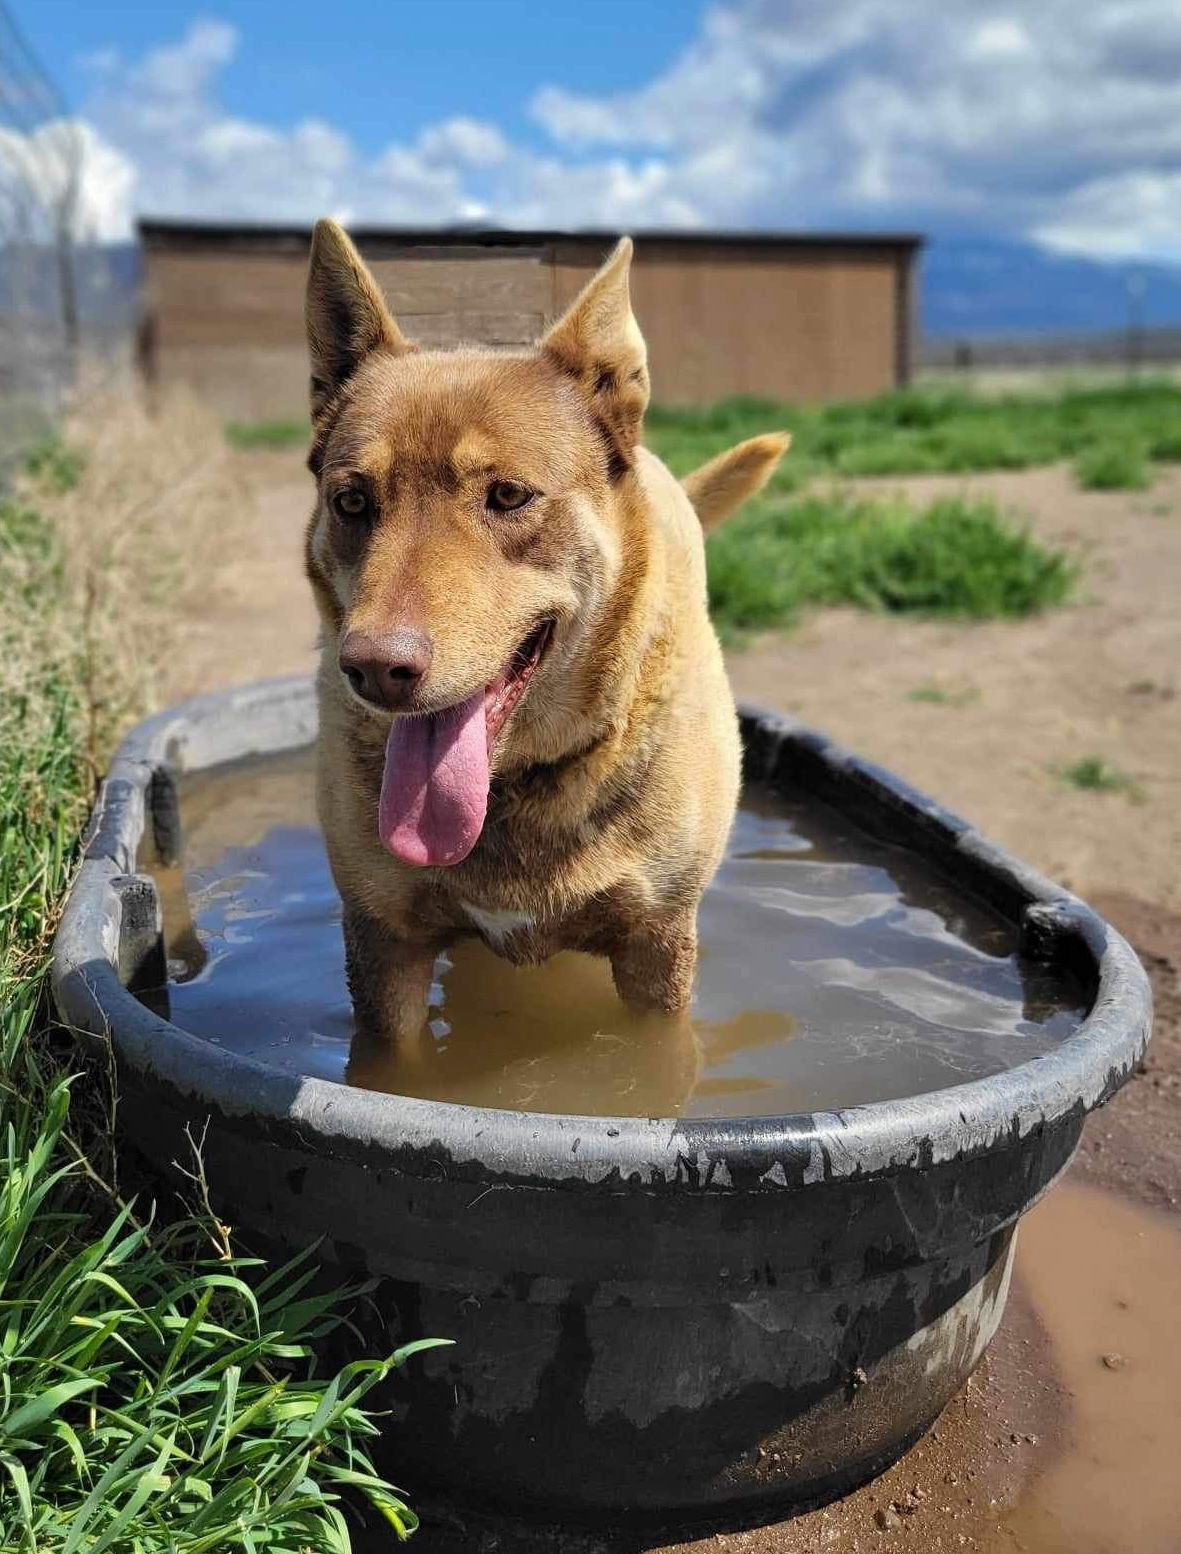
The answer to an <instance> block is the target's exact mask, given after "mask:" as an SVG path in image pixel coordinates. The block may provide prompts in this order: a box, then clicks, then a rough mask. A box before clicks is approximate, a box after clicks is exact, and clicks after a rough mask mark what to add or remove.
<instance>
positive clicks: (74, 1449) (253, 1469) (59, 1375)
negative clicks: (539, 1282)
mask: <svg viewBox="0 0 1181 1554" xmlns="http://www.w3.org/2000/svg"><path fill="white" fill-rule="evenodd" d="M40 477H41V478H43V479H47V480H48V482H49V485H50V487H52V486H53V484H54V482H55V481H56V480H57V478H58V477H57V472H56V470H55V469H53V468H51V469H49V470H48V471H46V470H45V469H44V468H43V469H41V470H40ZM69 577H70V573H69V568H68V566H67V565H66V561H65V558H64V557H63V555H62V554H61V553H60V550H59V546H58V545H57V543H56V536H55V534H54V531H53V529H52V526H51V525H50V524H49V523H48V522H47V521H46V520H45V519H44V515H43V514H40V513H39V512H38V510H37V507H36V503H35V501H21V502H16V501H13V500H2V501H0V825H2V828H3V834H2V837H0V1549H3V1550H4V1554H18V1551H19V1554H25V1551H27V1554H214V1551H230V1550H244V1551H247V1550H248V1551H262V1550H270V1551H275V1554H280V1551H282V1554H309V1551H336V1554H342V1551H346V1550H347V1549H348V1548H349V1546H350V1544H349V1530H348V1525H347V1523H346V1521H345V1518H344V1515H343V1513H342V1508H341V1507H342V1497H343V1496H352V1497H359V1498H361V1499H362V1500H366V1501H368V1502H369V1504H370V1505H371V1506H373V1507H375V1508H376V1509H377V1511H378V1512H379V1513H380V1514H381V1515H382V1516H384V1517H385V1519H386V1521H387V1523H388V1525H389V1528H390V1539H391V1542H393V1541H394V1540H396V1539H397V1538H399V1537H402V1536H405V1535H407V1534H408V1533H409V1532H411V1531H412V1530H413V1529H414V1526H415V1525H416V1523H415V1518H414V1514H413V1512H412V1511H410V1510H409V1509H408V1508H407V1507H406V1505H405V1504H404V1502H403V1500H402V1498H401V1496H400V1494H399V1492H398V1491H397V1490H396V1489H395V1488H394V1487H393V1486H392V1485H390V1484H389V1483H387V1482H386V1481H385V1480H384V1479H383V1478H381V1477H380V1476H379V1475H378V1474H377V1473H376V1472H375V1471H374V1469H373V1466H372V1463H371V1461H370V1458H369V1456H368V1443H369V1441H370V1440H371V1438H372V1436H373V1435H374V1433H375V1429H376V1426H375V1422H374V1419H373V1417H372V1415H371V1414H370V1413H369V1412H367V1410H366V1406H365V1405H366V1396H367V1394H368V1393H369V1392H370V1389H371V1388H372V1387H373V1386H374V1385H375V1384H376V1383H377V1382H379V1381H380V1380H381V1379H382V1378H383V1377H384V1376H386V1375H387V1374H388V1373H389V1372H390V1370H391V1369H392V1368H393V1367H395V1366H396V1365H398V1364H400V1363H401V1362H402V1361H403V1360H405V1359H406V1358H407V1357H408V1355H409V1354H410V1353H411V1352H412V1350H413V1349H414V1347H416V1346H410V1347H409V1348H407V1349H405V1350H402V1351H400V1352H399V1353H396V1354H391V1355H383V1356H377V1357H375V1358H374V1359H372V1360H371V1361H368V1362H364V1363H358V1364H354V1365H352V1366H350V1367H348V1368H347V1369H345V1370H342V1371H340V1372H339V1373H338V1374H325V1373H324V1372H323V1370H322V1369H321V1368H320V1367H319V1366H318V1364H317V1362H316V1360H315V1359H314V1358H313V1348H314V1346H315V1345H316V1343H317V1341H318V1340H320V1339H322V1338H323V1337H324V1335H325V1334H326V1333H327V1332H329V1331H330V1330H331V1329H332V1328H333V1327H334V1326H337V1325H339V1323H340V1322H341V1321H342V1319H343V1315H344V1312H345V1310H346V1307H345V1305H344V1304H342V1299H341V1297H340V1296H338V1295H325V1294H322V1293H320V1292H319V1291H318V1289H316V1288H314V1287H313V1282H312V1273H313V1266H312V1263H311V1262H310V1261H309V1260H304V1261H300V1262H297V1263H296V1264H294V1265H291V1266H288V1267H286V1268H276V1269H267V1268H265V1267H263V1266H262V1265H260V1264H259V1263H258V1262H256V1261H252V1260H250V1259H248V1258H244V1257H241V1256H239V1255H237V1254H236V1252H235V1249H234V1248H233V1247H232V1246H231V1245H230V1243H229V1239H228V1236H227V1234H226V1232H225V1230H224V1228H223V1227H222V1226H220V1225H219V1224H218V1222H217V1221H216V1220H215V1219H213V1218H212V1216H211V1215H209V1214H208V1213H203V1214H198V1215H196V1216H194V1217H192V1218H188V1219H182V1220H180V1221H174V1222H171V1223H168V1224H166V1225H164V1224H161V1225H157V1224H154V1223H153V1222H152V1217H151V1212H150V1206H149V1205H148V1204H147V1203H146V1202H144V1203H137V1202H135V1201H127V1200H125V1199H124V1198H123V1196H121V1192H120V1189H119V1188H118V1186H117V1185H116V1184H115V1178H114V1175H113V1170H114V1160H113V1157H112V1154H111V1150H110V1118H111V1111H112V1108H113V1105H114V1097H113V1095H112V1093H111V1088H110V1075H109V1072H108V1069H107V1066H106V1065H104V1064H102V1063H101V1062H98V1061H96V1060H93V1059H91V1060H85V1059H84V1058H83V1057H82V1055H81V1053H80V1052H79V1050H78V1049H77V1048H76V1047H75V1046H74V1044H73V1042H72V1041H71V1040H70V1039H69V1038H68V1037H67V1036H66V1035H65V1033H62V1032H60V1031H56V1030H55V1028H54V1025H53V1021H52V1019H51V1016H50V1011H49V1003H48V998H47V985H46V983H47V961H48V952H49V936H50V933H51V931H52V927H53V923H54V919H55V915H56V911H57V905H58V903H59V901H60V899H61V896H62V893H63V890H64V889H65V887H66V885H67V882H68V880H69V877H70V873H71V870H72V868H73V864H74V860H75V857H76V853H77V839H78V836H79V833H80V829H81V826H82V823H83V821H84V819H85V814H86V810H87V808H88V805H89V800H90V796H91V791H92V782H93V779H92V771H91V767H90V764H89V751H90V748H91V746H92V742H93V737H94V731H95V727H96V724H95V718H96V709H95V708H93V707H89V706H87V704H86V695H87V692H86V686H87V684H88V679H89V677H88V675H87V672H86V665H85V664H84V663H83V662H82V661H81V659H80V658H79V656H78V655H79V653H80V651H81V649H80V647H79V641H78V638H79V633H78V631H77V629H76V625H77V623H76V620H75V618H74V605H75V604H76V600H75V598H74V596H73V595H72V594H71V593H70V591H69V590H70V581H69ZM90 651H91V652H93V651H94V645H93V644H91V647H90Z"/></svg>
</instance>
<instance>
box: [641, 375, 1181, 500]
mask: <svg viewBox="0 0 1181 1554" xmlns="http://www.w3.org/2000/svg"><path fill="white" fill-rule="evenodd" d="M780 426H782V427H786V428H787V429H788V430H789V431H790V432H791V433H792V439H793V440H792V447H791V451H790V453H789V454H788V456H787V458H786V459H785V460H784V461H783V464H782V465H781V466H780V473H779V475H778V476H777V478H776V482H775V483H774V485H773V489H777V490H780V491H787V490H790V489H792V488H796V487H798V486H799V484H800V483H801V481H802V480H803V479H805V478H808V477H810V476H811V475H813V474H820V473H825V472H836V473H838V474H841V475H849V476H852V475H874V476H886V475H920V474H938V473H943V474H948V473H953V474H956V473H963V474H967V473H970V472H972V471H982V470H994V469H1028V468H1031V467H1032V466H1034V465H1038V464H1050V463H1054V462H1055V461H1057V460H1059V459H1074V458H1075V457H1077V456H1079V455H1082V454H1086V453H1088V452H1089V450H1091V449H1092V448H1094V447H1096V446H1103V447H1106V446H1107V445H1108V444H1114V445H1116V446H1117V447H1122V446H1123V445H1125V444H1127V445H1128V446H1132V447H1135V448H1137V449H1139V450H1140V457H1141V461H1143V460H1144V459H1145V458H1150V459H1160V460H1162V461H1164V460H1169V459H1181V386H1179V385H1178V384H1176V383H1172V382H1169V381H1167V380H1165V381H1160V382H1154V381H1151V380H1145V381H1137V382H1128V383H1114V384H1108V385H1105V386H1100V387H1094V388H1067V389H1065V390H1064V391H1062V392H1060V393H1058V394H1044V393H1040V394H1039V393H1025V394H1006V395H999V396H986V395H980V394H971V393H966V392H964V391H963V390H959V389H953V390H948V389H940V388H909V389H899V390H895V391H893V392H891V393H887V394H880V395H878V396H877V397H876V398H875V399H867V400H844V401H838V402H837V403H834V404H827V405H809V404H798V405H787V404H781V403H777V402H775V401H773V400H766V399H754V398H732V399H725V400H721V401H719V402H718V403H717V404H713V405H708V406H701V407H692V408H680V407H673V406H667V405H666V406H661V405H655V406H653V407H652V409H651V410H650V411H649V413H648V418H647V435H648V439H649V441H650V443H651V445H652V447H653V448H654V449H655V451H656V452H657V453H659V454H660V456H661V458H663V459H665V460H667V462H668V464H669V465H670V467H671V468H672V469H673V470H675V471H676V473H677V474H681V475H683V474H686V473H688V471H689V470H691V469H693V468H694V467H695V466H696V465H698V464H702V463H704V462H705V460H706V459H708V458H711V457H712V456H713V455H714V454H715V453H719V452H721V450H722V449H723V448H725V447H728V446H729V445H730V444H731V443H734V442H738V441H740V440H741V439H742V438H744V437H753V436H754V435H755V434H756V433H758V432H765V431H768V430H770V429H772V428H774V427H780ZM1120 489H1123V488H1122V487H1121V488H1120Z"/></svg>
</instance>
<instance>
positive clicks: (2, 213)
mask: <svg viewBox="0 0 1181 1554" xmlns="http://www.w3.org/2000/svg"><path fill="white" fill-rule="evenodd" d="M85 156H86V140H85V132H84V130H83V128H82V126H81V125H80V124H79V123H78V121H77V120H76V119H74V118H73V117H71V114H70V111H69V106H68V104H67V103H66V101H65V99H64V98H63V96H62V94H61V92H60V91H59V90H58V89H57V87H56V86H55V84H54V83H53V81H52V80H51V79H50V77H49V76H48V75H47V73H46V72H45V70H44V69H43V68H42V66H41V65H40V64H39V63H38V61H37V59H36V58H35V56H34V55H33V53H32V50H31V49H30V48H29V46H28V43H27V42H26V40H25V38H24V37H23V35H22V33H21V31H20V28H19V27H18V25H17V23H16V22H15V20H14V19H13V16H12V14H11V12H10V11H9V10H8V8H7V6H5V5H4V4H3V3H2V0H0V471H3V470H7V469H10V468H11V467H12V465H13V464H14V463H15V462H16V461H18V460H20V459H21V458H22V457H23V456H25V455H26V454H27V453H28V451H29V450H30V448H32V447H33V446H35V445H36V444H37V443H38V442H39V441H41V440H42V439H43V438H44V437H45V436H46V435H47V434H48V432H49V431H50V429H51V428H52V427H53V425H54V423H55V421H56V419H57V417H58V416H59V415H60V414H61V411H62V409H63V406H64V404H65V402H66V399H67V397H68V395H69V393H70V391H71V389H72V387H73V386H74V384H75V383H76V382H77V380H78V374H79V372H80V370H81V368H82V364H83V362H84V361H86V360H100V361H101V360H109V358H110V353H111V349H112V347H113V346H115V345H118V344H123V343H124V342H125V340H126V337H127V334H128V330H129V326H130V322H131V314H130V311H129V309H128V308H127V306H126V304H125V303H124V304H123V305H112V299H113V297H114V296H115V293H116V292H117V291H118V288H117V287H116V285H115V282H114V276H113V272H112V266H111V258H112V254H111V250H110V249H109V248H108V247H105V246H104V245H101V244H99V243H97V242H94V241H90V240H89V239H90V234H88V233H87V232H86V231H85V230H84V225H83V222H82V220H81V214H80V213H81V205H80V195H81V185H82V177H83V172H84V161H85Z"/></svg>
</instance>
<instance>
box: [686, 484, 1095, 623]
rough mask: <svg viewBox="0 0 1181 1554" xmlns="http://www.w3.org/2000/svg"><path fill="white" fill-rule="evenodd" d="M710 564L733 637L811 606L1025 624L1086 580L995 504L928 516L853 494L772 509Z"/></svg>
mask: <svg viewBox="0 0 1181 1554" xmlns="http://www.w3.org/2000/svg"><path fill="white" fill-rule="evenodd" d="M706 556H707V562H708V568H709V595H710V606H711V609H712V611H713V614H714V619H715V621H717V623H718V624H719V626H720V627H721V628H722V629H724V630H726V631H728V632H730V633H734V632H745V631H753V630H759V629H762V628H766V627H770V626H776V625H784V624H788V623H790V622H791V620H792V619H793V618H794V617H795V616H796V614H797V613H798V611H799V610H800V609H801V608H803V607H804V606H806V605H810V604H829V605H836V604H851V605H856V606H858V607H859V608H861V609H867V610H882V611H887V612H890V613H893V614H909V615H929V616H960V617H963V618H966V619H975V620H987V619H995V618H998V617H1001V618H1004V617H1009V618H1017V617H1020V616H1024V615H1029V614H1031V613H1033V612H1035V611H1037V610H1041V609H1044V608H1045V607H1046V606H1048V605H1052V604H1060V603H1062V602H1063V601H1064V600H1065V599H1067V598H1068V597H1069V595H1070V593H1071V591H1072V589H1073V587H1074V584H1075V578H1076V570H1077V569H1076V566H1075V563H1074V562H1073V561H1072V560H1071V558H1070V557H1069V556H1068V555H1067V554H1066V553H1065V552H1064V551H1061V550H1054V549H1050V548H1048V547H1046V546H1044V545H1042V544H1041V543H1040V542H1039V541H1038V540H1036V539H1034V538H1033V536H1032V535H1030V534H1029V533H1027V532H1026V531H1025V530H1024V529H1021V528H1018V527H1016V526H1015V525H1013V524H1011V523H1008V522H1007V521H1006V520H1005V519H1004V518H1002V517H1001V516H1000V514H999V512H998V511H997V507H996V504H995V502H993V501H991V500H990V499H988V498H980V499H977V500H967V499H965V498H961V497H946V498H943V499H941V500H939V501H935V502H932V503H931V504H930V505H929V506H928V507H925V508H915V507H913V506H911V505H910V504H908V503H906V502H904V501H901V500H891V501H885V500H867V499H858V498H856V497H853V496H850V495H849V494H847V493H846V494H833V495H828V496H812V497H805V498H803V499H800V500H797V501H794V502H782V501H778V502H777V501H775V500H774V499H773V498H772V499H767V498H763V499H761V500H760V501H758V502H756V503H755V504H753V505H752V508H751V510H750V512H749V513H747V514H746V515H745V516H744V517H741V518H739V519H737V520H736V521H735V522H733V523H731V524H729V525H727V526H725V527H723V528H722V529H721V530H719V531H718V533H717V534H715V535H713V536H712V537H711V538H710V540H709V543H708V545H707V547H706Z"/></svg>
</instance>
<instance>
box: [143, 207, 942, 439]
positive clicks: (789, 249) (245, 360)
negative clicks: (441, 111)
mask: <svg viewBox="0 0 1181 1554" xmlns="http://www.w3.org/2000/svg"><path fill="white" fill-rule="evenodd" d="M139 232H140V238H141V242H142V246H143V254H144V267H145V296H144V309H145V311H144V316H143V328H142V331H141V360H142V362H143V366H144V370H145V371H146V372H147V373H148V374H149V376H150V377H151V378H153V379H154V380H155V381H157V382H159V383H162V384H170V383H187V384H189V385H191V386H192V387H194V388H196V389H197V390H198V391H199V392H200V393H202V394H203V395H204V396H205V397H207V398H208V399H209V400H210V401H211V402H212V403H213V404H214V405H215V406H216V407H217V409H218V410H219V411H220V412H221V413H222V414H223V415H224V416H226V417H227V418H230V419H239V420H247V419H251V420H252V419H260V418H272V417H287V416H300V415H303V414H304V413H305V409H306V384H307V366H306V358H305V354H304V344H303V284H304V272H305V268H306V264H307V253H308V241H309V236H310V234H309V230H308V229H307V228H281V227H261V226H260V227H248V226H229V225H205V224H202V225H195V224H193V223H189V222H175V221H159V220H144V221H141V222H140V227H139ZM633 235H634V236H635V239H636V257H635V263H634V268H633V283H632V295H633V300H634V306H635V310H636V315H637V317H638V319H639V321H640V327H641V328H642V330H643V332H644V336H645V338H646V339H647V342H648V351H649V365H650V368H651V375H652V386H653V396H654V398H656V399H657V400H660V401H662V402H664V403H669V404H686V403H690V404H691V403H704V402H708V401H711V400H715V399H720V398H723V397H724V396H726V395H731V394H751V395H758V396H761V397H765V398H769V399H786V400H811V401H816V400H828V399H839V398H855V397H861V396H867V395H871V394H876V393H880V392H881V391H882V390H884V389H888V388H891V387H894V386H896V385H899V384H904V383H906V382H907V381H908V380H909V378H910V374H911V364H912V358H913V352H914V340H915V331H916V321H915V316H914V265H915V256H916V253H917V251H918V248H919V245H920V241H921V240H920V239H919V238H918V237H916V236H914V235H911V234H903V233H877V234H860V233H858V234H835V233H834V234H824V233H815V234H812V233H809V234H799V233H790V234H788V233H762V232H759V233H755V232H742V233H718V232H636V233H634V234H633ZM352 236H353V238H354V240H355V241H356V243H357V246H358V247H359V249H360V250H361V253H362V254H363V255H364V256H365V259H366V260H367V261H368V263H369V264H370V265H371V267H372V269H373V271H374V273H375V275H376V276H377V278H378V280H379V282H380V283H381V285H382V286H383V287H384V289H385V292H386V295H387V297H388V298H389V301H390V303H391V305H392V308H393V311H394V313H395V315H396V317H397V319H398V322H399V324H400V325H401V327H402V329H403V330H404V331H405V333H406V334H407V335H409V336H410V337H411V338H413V339H416V340H418V341H420V342H421V343H422V344H423V345H452V344H456V343H458V342H460V341H465V340H467V341H479V342H482V343H485V344H490V345H500V346H520V345H524V344H527V343H528V342H530V341H532V340H534V339H536V337H537V335H538V334H539V333H540V332H541V330H542V328H543V327H544V324H545V323H546V321H547V320H549V319H551V318H553V317H555V316H556V315H557V314H558V313H560V312H561V311H562V309H563V308H564V307H565V306H566V304H567V303H568V302H569V301H570V300H571V298H572V297H573V296H574V295H575V293H576V292H577V291H578V288H579V287H580V286H581V285H582V284H583V282H584V281H585V280H586V279H587V278H588V277H589V276H590V275H591V274H592V272H593V271H594V269H595V267H596V266H597V265H598V264H599V263H600V262H601V260H602V259H603V257H604V255H605V254H606V253H607V252H608V251H609V249H610V247H611V245H612V243H613V242H614V241H615V237H616V234H614V233H610V232H573V233H568V232H514V231H500V230H490V231H483V230H475V229H470V228H455V229H443V230H439V229H436V230H423V231H410V230H393V229H377V228H362V229H358V230H355V231H353V233H352Z"/></svg>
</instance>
